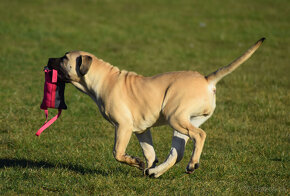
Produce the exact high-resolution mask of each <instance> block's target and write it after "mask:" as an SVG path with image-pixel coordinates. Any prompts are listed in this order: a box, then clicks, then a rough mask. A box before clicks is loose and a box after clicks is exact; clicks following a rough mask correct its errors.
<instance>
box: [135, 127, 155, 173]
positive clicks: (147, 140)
mask: <svg viewBox="0 0 290 196" xmlns="http://www.w3.org/2000/svg"><path fill="white" fill-rule="evenodd" d="M136 136H137V138H138V140H139V143H140V146H141V148H142V150H143V155H144V157H145V159H146V162H147V168H151V167H155V165H156V163H158V159H157V156H156V153H155V150H154V147H153V141H152V136H151V132H150V129H147V130H146V131H145V132H143V133H140V134H138V133H136Z"/></svg>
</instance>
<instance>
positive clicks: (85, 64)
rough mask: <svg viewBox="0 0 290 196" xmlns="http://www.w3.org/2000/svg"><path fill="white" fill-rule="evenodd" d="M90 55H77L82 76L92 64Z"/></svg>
mask: <svg viewBox="0 0 290 196" xmlns="http://www.w3.org/2000/svg"><path fill="white" fill-rule="evenodd" d="M92 61H93V59H92V57H90V56H88V55H81V56H80V57H79V63H78V65H79V72H80V74H81V75H82V76H84V75H86V74H87V73H88V71H89V69H90V67H91V64H92Z"/></svg>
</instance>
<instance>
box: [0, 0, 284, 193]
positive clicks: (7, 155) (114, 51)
mask: <svg viewBox="0 0 290 196" xmlns="http://www.w3.org/2000/svg"><path fill="white" fill-rule="evenodd" d="M289 6H290V2H289V1H286V0H277V1H273V0H255V1H252V0H243V1H230V0H220V1H216V0H206V1H195V2H194V1H191V0H182V1H168V0H157V1H153V0H148V1H133V0H131V1H129V0H122V1H109V0H107V1H105V0H104V1H93V0H87V1H67V0H63V1H54V0H45V1H41V0H30V1H29V0H27V1H21V0H17V1H16V0H14V1H0V41H1V47H0V78H1V80H0V100H1V101H0V108H1V110H0V194H5V195H14V194H25V195H38V194H51V195H54V194H61V195H63V194H66V195H72V194H84V195H88V194H96V195H98V194H101V195H109V194H110V195H111V194H112V195H128V194H129V195H135V194H140V195H141V194H142V195H143V194H145V195H173V194H175V195H200V194H203V195H204V194H209V195H213V194H223V195H229V194H235V195H236V194H238V195H244V194H254V195H256V194H271V195H272V194H278V195H287V194H289V188H290V184H289V181H290V178H289V174H290V172H289V166H290V164H289V161H290V160H289V136H290V132H289V125H290V121H289V111H290V107H289V105H290V104H289V98H290V92H289V88H290V84H289V74H290V69H289V51H290V50H289V46H290V43H289V41H290V37H289V33H290V28H289V21H290V14H289V9H288V8H289ZM263 36H265V37H266V38H267V40H266V41H265V43H264V44H263V45H262V47H261V48H260V49H259V50H258V51H257V52H256V53H255V54H254V56H253V57H252V58H251V59H250V60H248V61H247V62H246V63H245V64H244V65H243V66H242V67H241V68H239V69H238V70H237V71H235V72H234V73H233V74H231V75H230V76H228V77H226V78H225V79H224V80H222V81H221V82H220V83H219V84H218V86H217V108H216V111H215V113H214V115H213V117H212V118H211V119H210V120H208V121H207V122H206V123H205V124H204V125H202V128H203V129H204V130H205V131H206V132H207V140H206V143H205V147H204V150H203V154H202V156H201V168H200V169H199V170H197V171H195V172H194V173H193V174H192V175H186V174H185V173H184V171H185V167H186V165H187V163H188V160H189V158H190V155H191V151H192V142H189V143H188V145H187V147H186V152H185V156H184V158H183V160H182V162H180V163H179V164H177V165H175V166H174V167H173V168H171V169H170V170H169V171H168V172H167V173H165V174H164V175H163V176H161V177H160V178H158V179H151V178H148V177H145V176H143V175H142V173H141V171H139V170H137V169H135V168H131V167H129V166H126V165H123V164H120V163H118V162H117V161H115V159H114V158H113V155H112V149H113V142H114V129H113V128H112V127H111V126H110V124H109V123H107V122H106V121H105V120H104V119H103V118H102V117H101V115H100V114H99V112H98V111H97V107H96V105H95V104H94V103H93V101H92V100H90V98H89V97H87V96H85V95H84V94H82V93H80V92H78V91H77V90H76V89H75V88H74V87H72V86H71V85H67V87H66V88H67V89H66V92H65V96H66V103H67V105H68V110H67V111H64V112H63V115H62V116H61V118H60V119H59V120H57V122H55V124H53V125H52V126H51V127H50V128H49V129H47V130H46V131H45V132H44V133H43V134H42V135H41V137H35V136H34V134H35V132H36V131H37V129H38V128H39V127H40V126H41V125H42V123H43V122H44V114H43V112H42V111H41V110H40V109H39V105H40V103H41V100H42V96H43V94H42V92H43V80H44V77H43V76H44V73H43V71H42V69H43V66H44V65H45V64H46V63H47V59H48V58H49V57H58V56H61V55H63V54H64V53H65V52H66V51H70V50H84V51H88V52H91V53H93V54H95V55H96V56H98V57H99V58H102V59H104V60H105V61H107V62H110V63H111V64H113V65H115V66H118V67H119V68H121V69H126V70H131V71H135V72H137V73H140V74H142V75H146V76H150V75H154V74H157V73H161V72H167V71H174V70H198V71H199V72H201V73H203V74H208V73H210V72H212V71H214V70H215V69H217V68H219V67H220V66H222V65H226V64H227V63H229V62H230V61H231V60H233V59H234V58H236V57H237V56H239V55H240V54H242V52H244V51H245V50H246V49H247V48H248V47H249V46H250V45H252V44H253V43H254V42H255V41H256V40H258V39H259V38H261V37H263ZM52 113H53V114H55V113H56V112H55V111H52ZM152 134H153V140H154V143H155V147H156V152H157V155H158V157H159V160H160V161H163V160H164V159H165V158H166V156H167V154H168V152H169V149H170V145H171V137H172V130H171V129H170V128H169V127H167V126H164V127H158V128H154V129H153V133H152ZM127 151H128V153H129V154H132V155H136V156H139V157H142V152H141V149H140V147H139V144H138V142H137V139H136V138H135V136H133V137H132V139H131V141H130V144H129V147H128V150H127Z"/></svg>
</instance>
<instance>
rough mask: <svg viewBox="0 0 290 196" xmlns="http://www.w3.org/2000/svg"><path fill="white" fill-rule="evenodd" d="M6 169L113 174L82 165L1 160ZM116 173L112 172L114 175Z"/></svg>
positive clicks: (1, 164) (0, 166)
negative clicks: (60, 170) (55, 169)
mask: <svg viewBox="0 0 290 196" xmlns="http://www.w3.org/2000/svg"><path fill="white" fill-rule="evenodd" d="M4 167H22V168H48V169H50V168H60V169H69V170H71V171H74V172H76V173H80V174H100V175H103V176H108V175H110V173H111V172H107V171H105V170H99V169H88V168H84V167H82V166H80V165H72V164H62V163H57V164H54V163H48V162H45V161H32V160H26V159H0V169H2V168H4ZM114 172H115V171H112V173H114Z"/></svg>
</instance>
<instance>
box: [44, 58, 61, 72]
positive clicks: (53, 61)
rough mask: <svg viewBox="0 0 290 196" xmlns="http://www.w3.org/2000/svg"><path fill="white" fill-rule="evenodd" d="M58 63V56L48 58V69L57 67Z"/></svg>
mask: <svg viewBox="0 0 290 196" xmlns="http://www.w3.org/2000/svg"><path fill="white" fill-rule="evenodd" d="M58 64H59V58H49V59H48V63H47V66H48V68H49V69H51V68H55V67H57V66H58Z"/></svg>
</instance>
